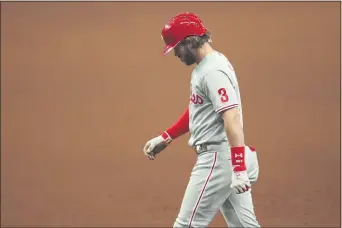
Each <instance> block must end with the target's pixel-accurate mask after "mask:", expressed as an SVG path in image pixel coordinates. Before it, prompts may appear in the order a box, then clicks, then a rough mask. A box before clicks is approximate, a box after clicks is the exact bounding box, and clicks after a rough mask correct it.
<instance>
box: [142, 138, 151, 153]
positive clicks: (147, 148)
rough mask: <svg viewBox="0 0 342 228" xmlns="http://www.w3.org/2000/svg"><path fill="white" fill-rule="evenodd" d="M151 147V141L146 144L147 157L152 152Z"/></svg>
mask: <svg viewBox="0 0 342 228" xmlns="http://www.w3.org/2000/svg"><path fill="white" fill-rule="evenodd" d="M150 145H151V141H148V142H147V143H146V144H145V146H144V149H143V151H144V154H145V155H148V153H149V152H150V151H151V149H150Z"/></svg>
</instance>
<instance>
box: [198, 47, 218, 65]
mask: <svg viewBox="0 0 342 228" xmlns="http://www.w3.org/2000/svg"><path fill="white" fill-rule="evenodd" d="M214 51H215V50H214V49H213V48H212V47H211V46H210V44H208V43H205V44H203V46H202V47H201V48H199V49H198V50H197V58H196V63H197V64H199V63H200V62H201V61H202V59H204V58H205V57H206V56H207V55H209V54H210V53H212V52H214Z"/></svg>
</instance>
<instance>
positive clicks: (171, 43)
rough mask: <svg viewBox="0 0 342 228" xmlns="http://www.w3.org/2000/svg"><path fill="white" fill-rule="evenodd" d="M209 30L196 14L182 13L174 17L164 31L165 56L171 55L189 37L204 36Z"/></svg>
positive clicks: (162, 33)
mask: <svg viewBox="0 0 342 228" xmlns="http://www.w3.org/2000/svg"><path fill="white" fill-rule="evenodd" d="M207 31H208V30H207V29H206V28H205V27H204V25H203V22H202V21H201V19H200V18H199V17H198V16H197V15H196V14H194V13H189V12H186V13H180V14H177V15H176V16H174V17H173V18H172V19H171V20H170V21H169V22H168V23H167V24H166V25H165V26H164V28H163V29H162V32H161V35H162V38H163V40H164V42H165V47H164V54H167V53H169V52H170V51H171V50H172V49H173V48H174V47H175V46H176V45H177V44H178V43H179V42H181V41H182V40H183V39H184V38H186V37H188V36H203V35H204V34H205V33H206V32H207Z"/></svg>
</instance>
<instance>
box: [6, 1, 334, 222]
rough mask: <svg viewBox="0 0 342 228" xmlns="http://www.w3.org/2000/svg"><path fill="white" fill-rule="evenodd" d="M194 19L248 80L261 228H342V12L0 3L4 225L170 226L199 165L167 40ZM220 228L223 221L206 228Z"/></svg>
mask: <svg viewBox="0 0 342 228" xmlns="http://www.w3.org/2000/svg"><path fill="white" fill-rule="evenodd" d="M181 11H193V12H196V13H198V14H199V15H200V16H201V18H202V19H203V21H204V23H205V25H206V26H207V27H209V29H210V30H211V32H212V33H213V46H214V48H216V49H218V50H220V51H221V52H223V53H224V54H226V55H227V57H228V58H229V59H230V60H231V62H232V63H233V65H234V67H235V68H236V71H237V76H238V77H239V81H240V87H241V88H240V89H241V93H242V99H243V105H244V121H245V131H246V139H247V142H248V143H249V144H253V145H255V146H256V148H257V149H258V153H259V159H260V166H261V173H260V180H259V183H257V184H256V185H255V188H254V190H253V192H254V202H255V210H256V213H257V216H258V219H259V221H260V223H261V225H262V226H263V227H272V226H273V227H279V226H282V227H285V226H307V227H309V226H311V227H312V226H322V227H327V226H335V227H337V226H339V224H340V201H341V199H340V85H341V84H340V50H341V47H340V18H339V16H340V3H339V2H335V3H319V2H311V3H309V2H302V3H299V2H287V3H286V2H273V3H265V2H263V3H262V2H255V3H253V2H216V3H204V2H202V3H185V2H184V3H182V2H174V3H172V2H168V3H166V2H165V3H162V2H159V3H156V2H149V3H138V2H126V3H125V2H102V3H90V2H88V3H85V2H83V3H76V2H74V3H70V2H69V3H66V2H64V3H63V2H59V3H57V2H55V3H39V2H36V3H23V2H21V3H14V2H13V3H9V2H7V3H1V50H2V52H1V54H2V55H1V60H2V62H1V111H2V113H1V114H2V116H1V126H2V132H1V133H2V135H1V136H2V138H1V153H2V157H1V190H2V195H1V212H2V213H1V221H2V222H1V224H2V225H3V226H14V225H17V226H23V225H26V226H28V225H29V226H45V227H48V226H96V227H98V226H109V227H117V226H140V227H142V226H145V227H152V226H159V227H160V226H164V227H170V226H172V224H173V222H174V219H175V218H176V216H177V213H178V210H179V206H180V203H181V200H182V197H183V193H184V190H185V187H186V185H187V182H188V178H189V175H190V171H191V169H192V166H193V164H194V162H195V158H196V157H195V154H194V152H193V151H192V150H191V149H190V148H188V146H187V140H188V135H187V136H186V137H182V138H180V139H179V140H176V141H174V142H173V143H172V146H170V148H168V149H167V150H166V151H165V152H164V153H163V154H162V155H160V156H159V157H158V159H157V160H156V161H154V162H151V161H148V160H147V159H146V157H144V156H143V153H142V148H143V146H144V144H145V141H147V140H148V139H150V138H151V137H153V136H155V135H156V134H158V133H159V132H160V131H162V130H164V129H165V128H166V127H168V126H169V125H170V124H172V123H173V122H174V121H175V120H176V119H177V118H178V117H179V115H180V114H181V113H182V112H183V110H184V109H185V107H186V106H187V104H188V97H189V78H190V77H189V76H190V72H191V69H192V67H186V66H184V65H182V63H180V62H179V60H177V59H176V58H174V57H173V55H172V54H170V55H169V56H166V57H162V56H161V51H162V46H163V43H162V40H161V37H160V30H161V28H162V26H163V25H164V24H165V23H166V22H167V20H168V19H169V18H170V17H172V16H174V15H175V14H176V13H178V12H181ZM217 226H225V223H224V220H223V218H222V216H221V215H220V214H218V215H217V216H216V217H215V219H214V221H213V223H212V224H211V227H217Z"/></svg>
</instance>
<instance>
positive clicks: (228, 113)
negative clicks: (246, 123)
mask: <svg viewBox="0 0 342 228" xmlns="http://www.w3.org/2000/svg"><path fill="white" fill-rule="evenodd" d="M221 116H222V119H223V121H224V129H225V130H226V134H227V138H228V140H229V144H230V146H231V147H233V148H234V147H243V146H244V145H245V139H244V133H243V128H242V124H241V117H240V111H239V109H238V108H237V107H235V108H232V109H228V110H225V111H222V112H221Z"/></svg>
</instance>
